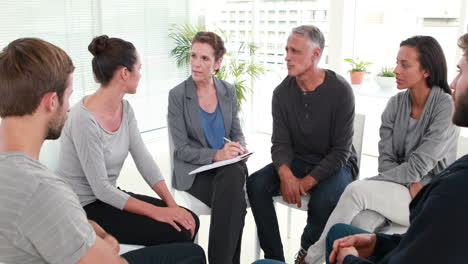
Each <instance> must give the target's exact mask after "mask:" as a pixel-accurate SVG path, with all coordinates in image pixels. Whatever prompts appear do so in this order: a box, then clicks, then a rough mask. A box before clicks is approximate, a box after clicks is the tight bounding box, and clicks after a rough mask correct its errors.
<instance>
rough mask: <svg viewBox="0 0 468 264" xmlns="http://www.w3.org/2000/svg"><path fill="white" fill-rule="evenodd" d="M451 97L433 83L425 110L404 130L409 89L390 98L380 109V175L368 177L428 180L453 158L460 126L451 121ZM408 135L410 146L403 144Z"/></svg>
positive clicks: (401, 180) (409, 111)
mask: <svg viewBox="0 0 468 264" xmlns="http://www.w3.org/2000/svg"><path fill="white" fill-rule="evenodd" d="M453 111H454V106H453V101H452V98H451V96H450V95H449V94H447V93H445V92H444V91H443V90H442V89H441V88H439V87H436V86H435V87H433V88H432V89H431V93H430V94H429V98H428V99H427V102H426V105H425V106H424V111H423V114H422V115H421V117H420V118H419V121H418V123H417V125H416V127H415V129H416V131H415V133H410V134H407V127H408V124H409V119H410V114H411V95H410V92H409V90H406V91H404V92H400V93H398V94H397V95H394V96H393V97H392V98H390V100H389V102H388V104H387V107H386V108H385V110H384V112H383V113H382V125H381V127H380V141H379V175H377V176H375V177H372V178H368V179H370V180H385V181H391V182H395V183H399V184H403V185H408V184H410V183H413V182H421V183H422V184H423V185H425V184H427V183H428V182H429V181H430V180H431V179H432V177H433V176H434V175H436V174H438V173H439V172H440V171H442V170H443V169H444V168H446V167H447V166H448V165H450V164H451V163H452V162H453V161H455V158H456V152H457V151H456V150H457V140H458V134H459V129H458V128H457V127H456V126H455V125H454V124H453V123H452V115H453ZM407 136H411V137H412V138H411V139H409V142H413V144H412V146H410V147H408V146H405V145H406V144H405V139H406V137H407Z"/></svg>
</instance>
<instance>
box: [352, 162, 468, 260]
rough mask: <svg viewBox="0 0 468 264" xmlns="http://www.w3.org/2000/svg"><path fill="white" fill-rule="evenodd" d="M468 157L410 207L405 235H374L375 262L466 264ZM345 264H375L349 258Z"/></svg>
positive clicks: (434, 183) (449, 168) (435, 180)
mask: <svg viewBox="0 0 468 264" xmlns="http://www.w3.org/2000/svg"><path fill="white" fill-rule="evenodd" d="M467 189H468V155H465V156H464V157H462V158H460V159H459V160H457V161H455V162H454V163H453V164H452V165H451V166H449V167H448V168H447V169H446V170H444V171H442V172H441V173H440V174H438V175H436V176H435V177H434V178H433V180H432V182H431V183H429V184H428V185H426V186H425V187H424V188H423V189H422V190H421V191H420V192H419V193H418V195H416V197H415V198H414V199H413V201H412V202H411V204H410V227H409V229H408V232H406V234H404V235H385V234H377V244H376V249H375V252H374V257H375V258H376V259H377V262H376V263H388V264H397V263H398V264H406V263H424V264H432V263H434V264H436V263H437V264H440V263H467V262H468V250H467V249H466V245H467V243H466V238H467V237H468V228H467V223H468V210H467V208H468V193H467V192H466V190H467ZM344 263H345V264H351V263H353V264H358V263H359V264H364V263H374V262H372V261H369V260H367V259H363V258H359V257H355V256H352V255H348V256H347V257H346V258H345V260H344Z"/></svg>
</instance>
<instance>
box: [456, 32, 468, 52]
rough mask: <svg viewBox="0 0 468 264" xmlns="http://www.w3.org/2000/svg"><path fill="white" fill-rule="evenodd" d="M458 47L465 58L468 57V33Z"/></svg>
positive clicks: (459, 40)
mask: <svg viewBox="0 0 468 264" xmlns="http://www.w3.org/2000/svg"><path fill="white" fill-rule="evenodd" d="M458 47H460V49H462V51H463V56H465V57H468V33H466V34H464V35H463V36H461V37H460V38H459V39H458Z"/></svg>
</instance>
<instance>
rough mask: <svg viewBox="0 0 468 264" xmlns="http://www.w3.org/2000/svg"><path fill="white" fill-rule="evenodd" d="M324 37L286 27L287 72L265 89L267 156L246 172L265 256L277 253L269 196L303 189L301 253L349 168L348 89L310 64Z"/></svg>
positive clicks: (353, 165) (353, 171) (295, 197)
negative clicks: (268, 99) (269, 127)
mask: <svg viewBox="0 0 468 264" xmlns="http://www.w3.org/2000/svg"><path fill="white" fill-rule="evenodd" d="M324 42H325V41H324V37H323V34H322V32H320V30H319V29H318V28H317V27H315V26H300V27H297V28H294V29H293V30H292V33H291V35H290V36H289V38H288V42H287V45H286V52H287V56H286V59H285V60H286V62H287V66H288V77H286V78H285V79H284V81H283V82H282V83H281V84H280V85H279V86H278V87H277V88H276V89H275V91H274V93H273V102H272V114H273V135H272V143H273V146H272V148H271V154H272V160H273V163H272V164H269V165H267V166H266V167H264V168H263V169H261V170H259V171H257V172H255V173H254V174H252V175H251V176H250V177H249V178H248V180H247V193H248V196H249V201H250V205H251V207H252V212H253V215H254V218H255V222H256V224H257V229H258V236H259V239H260V245H261V247H262V249H263V251H264V252H265V258H269V259H276V260H282V261H284V253H283V246H282V243H281V237H280V234H279V228H278V221H277V218H276V212H275V209H274V206H273V201H272V197H273V196H279V195H281V196H282V197H283V200H284V201H286V202H288V203H289V204H297V206H298V207H301V195H308V194H309V195H310V201H309V204H308V217H307V224H306V226H305V228H304V232H303V234H302V238H301V250H300V252H299V254H298V259H297V260H298V261H301V259H303V257H304V255H305V253H306V251H305V250H307V248H308V247H309V246H310V245H311V244H313V243H314V242H315V241H316V240H317V239H318V238H319V237H320V234H321V232H322V229H323V227H324V226H325V223H326V221H327V219H328V217H329V215H330V213H331V212H332V211H333V209H334V207H335V205H336V203H337V202H338V200H339V198H340V196H341V193H342V192H343V190H344V189H345V187H346V186H347V185H348V184H349V183H350V182H351V181H352V180H353V178H354V177H355V176H356V175H357V170H358V169H357V162H356V155H355V153H354V152H353V151H352V138H353V122H354V95H353V92H352V89H351V87H350V85H349V84H348V83H347V82H346V80H345V79H344V78H343V77H341V76H339V75H338V74H336V73H334V72H333V71H330V70H325V69H321V68H319V67H318V63H319V60H320V57H321V55H322V51H323V48H324ZM304 249H305V250H304ZM299 263H300V262H299Z"/></svg>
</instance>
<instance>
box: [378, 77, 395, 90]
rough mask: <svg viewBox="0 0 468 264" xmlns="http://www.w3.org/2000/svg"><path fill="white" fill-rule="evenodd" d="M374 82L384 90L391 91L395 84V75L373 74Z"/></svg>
mask: <svg viewBox="0 0 468 264" xmlns="http://www.w3.org/2000/svg"><path fill="white" fill-rule="evenodd" d="M375 82H376V83H377V84H378V85H379V86H380V88H381V89H382V90H384V91H391V90H393V87H395V86H396V79H395V77H382V76H375Z"/></svg>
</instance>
